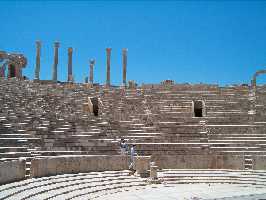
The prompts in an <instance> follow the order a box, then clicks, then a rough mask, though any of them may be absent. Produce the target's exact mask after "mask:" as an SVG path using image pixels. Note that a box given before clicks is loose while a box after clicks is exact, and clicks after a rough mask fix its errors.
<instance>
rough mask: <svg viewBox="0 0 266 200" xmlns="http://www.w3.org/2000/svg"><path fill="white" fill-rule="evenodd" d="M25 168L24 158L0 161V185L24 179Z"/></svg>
mask: <svg viewBox="0 0 266 200" xmlns="http://www.w3.org/2000/svg"><path fill="white" fill-rule="evenodd" d="M25 168H26V160H24V159H19V160H13V161H5V162H0V185H2V184H5V183H9V182H13V181H19V180H22V179H24V178H25V175H26V170H25Z"/></svg>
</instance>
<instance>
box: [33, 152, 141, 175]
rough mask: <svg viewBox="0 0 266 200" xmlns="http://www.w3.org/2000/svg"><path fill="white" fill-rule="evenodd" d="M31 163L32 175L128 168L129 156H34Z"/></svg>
mask: <svg viewBox="0 0 266 200" xmlns="http://www.w3.org/2000/svg"><path fill="white" fill-rule="evenodd" d="M31 163H32V164H31V170H32V174H31V176H32V177H42V176H50V175H57V174H66V173H82V172H93V171H107V170H113V171H115V170H125V169H128V157H127V156H120V155H117V156H116V155H112V156H108V155H80V156H54V157H41V158H34V159H33V160H32V162H31ZM145 169H146V168H145Z"/></svg>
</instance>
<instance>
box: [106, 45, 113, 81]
mask: <svg viewBox="0 0 266 200" xmlns="http://www.w3.org/2000/svg"><path fill="white" fill-rule="evenodd" d="M111 50H112V49H111V48H106V58H107V62H106V68H107V72H106V86H110V85H111V80H110V59H111Z"/></svg>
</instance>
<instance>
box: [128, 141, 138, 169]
mask: <svg viewBox="0 0 266 200" xmlns="http://www.w3.org/2000/svg"><path fill="white" fill-rule="evenodd" d="M134 156H137V152H136V145H135V144H133V145H132V147H131V148H130V165H129V170H131V171H132V172H133V174H134V173H135V172H136V164H135V158H134Z"/></svg>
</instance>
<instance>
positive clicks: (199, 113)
mask: <svg viewBox="0 0 266 200" xmlns="http://www.w3.org/2000/svg"><path fill="white" fill-rule="evenodd" d="M194 116H195V117H203V103H202V101H194Z"/></svg>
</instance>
